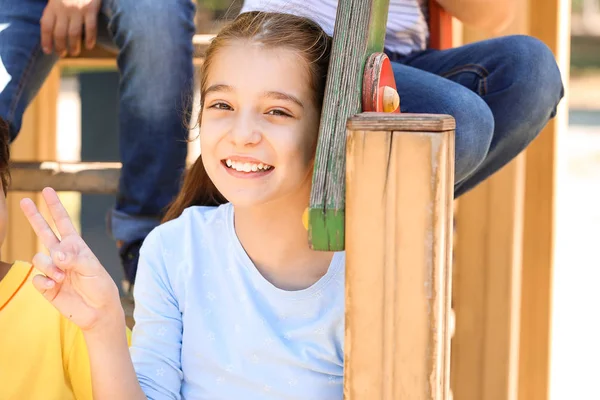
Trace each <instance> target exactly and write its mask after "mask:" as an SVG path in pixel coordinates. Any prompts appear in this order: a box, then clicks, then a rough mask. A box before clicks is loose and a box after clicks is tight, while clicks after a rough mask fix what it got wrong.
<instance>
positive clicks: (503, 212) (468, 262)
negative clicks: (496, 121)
mask: <svg viewBox="0 0 600 400" xmlns="http://www.w3.org/2000/svg"><path fill="white" fill-rule="evenodd" d="M523 199H524V158H523V157H519V158H518V159H517V160H515V161H514V162H513V163H511V164H509V165H508V166H507V167H505V168H504V169H503V170H501V171H500V172H499V173H498V174H496V175H495V176H494V177H493V178H492V179H490V180H489V181H487V182H485V183H484V184H482V185H480V186H479V187H478V188H477V189H476V190H473V191H471V192H469V193H467V194H466V195H465V196H463V197H462V198H461V199H460V205H459V207H458V212H457V218H456V219H457V229H458V233H457V239H456V244H455V251H456V253H455V257H456V265H455V266H454V277H453V280H452V284H453V304H454V310H455V313H456V333H455V335H454V338H453V340H452V384H451V386H452V391H453V393H454V396H455V398H456V399H465V400H516V398H517V397H516V394H517V377H518V357H519V352H518V343H519V316H520V313H519V308H520V277H521V244H522V230H523V226H522V223H523V215H522V213H523Z"/></svg>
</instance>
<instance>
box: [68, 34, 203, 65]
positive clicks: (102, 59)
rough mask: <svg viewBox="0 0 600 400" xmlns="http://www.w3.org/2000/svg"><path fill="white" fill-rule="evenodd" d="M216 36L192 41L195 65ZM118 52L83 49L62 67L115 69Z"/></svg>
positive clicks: (199, 37) (107, 48)
mask: <svg viewBox="0 0 600 400" xmlns="http://www.w3.org/2000/svg"><path fill="white" fill-rule="evenodd" d="M214 36H215V35H208V34H206V35H203V34H196V35H194V37H193V39H192V44H193V45H194V65H196V66H199V65H201V64H202V63H203V62H204V54H205V53H206V49H207V48H208V46H209V45H210V41H211V40H212V39H213V38H214ZM117 53H118V50H117V48H116V47H113V46H103V45H97V46H95V47H94V48H93V49H89V50H88V49H85V48H82V51H81V53H80V54H79V55H78V56H76V57H71V56H67V57H65V58H62V59H61V60H60V66H61V67H90V66H97V67H113V66H116V65H117V60H116V57H117Z"/></svg>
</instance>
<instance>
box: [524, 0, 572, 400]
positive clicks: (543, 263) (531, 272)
mask: <svg viewBox="0 0 600 400" xmlns="http://www.w3.org/2000/svg"><path fill="white" fill-rule="evenodd" d="M529 4H530V8H531V10H532V12H531V15H530V20H529V24H530V34H531V35H532V36H535V37H537V38H539V39H540V40H542V41H543V42H544V43H546V44H547V45H548V46H549V47H550V49H552V51H553V52H554V55H555V57H556V59H557V61H558V65H559V67H560V70H561V73H562V77H563V84H564V85H565V87H566V86H568V81H569V79H568V77H569V55H570V41H569V39H570V17H571V8H570V4H571V2H570V1H569V0H529ZM567 92H568V90H567ZM567 106H568V102H567V101H562V104H561V105H560V106H559V109H558V113H557V115H556V117H555V118H554V119H553V120H552V121H550V122H549V123H548V125H547V126H546V128H545V129H544V130H543V131H542V133H541V134H540V136H539V137H538V138H537V139H536V140H535V141H534V142H533V144H532V145H531V146H530V147H529V149H528V150H527V165H526V186H525V224H524V242H523V292H522V307H521V350H520V366H519V400H547V399H548V398H549V397H550V358H551V353H550V338H551V331H550V329H551V320H552V318H551V316H552V279H553V269H554V236H555V231H554V222H555V203H554V198H555V197H554V193H555V190H556V189H555V178H556V152H557V146H556V140H557V136H558V135H559V133H560V132H564V131H566V129H567V123H568V114H567V113H568V110H567Z"/></svg>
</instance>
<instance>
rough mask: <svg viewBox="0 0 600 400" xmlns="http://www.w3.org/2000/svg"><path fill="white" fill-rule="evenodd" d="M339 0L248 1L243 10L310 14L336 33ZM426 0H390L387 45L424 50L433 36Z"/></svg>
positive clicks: (403, 51) (403, 50)
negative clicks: (334, 29)
mask: <svg viewBox="0 0 600 400" xmlns="http://www.w3.org/2000/svg"><path fill="white" fill-rule="evenodd" d="M337 4H338V1H337V0H244V6H243V7H242V10H241V12H248V11H274V12H284V13H289V14H295V15H300V16H303V17H308V18H310V19H312V20H313V21H315V22H317V23H318V24H319V25H321V27H322V28H323V30H325V32H326V33H327V34H328V35H330V36H333V27H334V25H335V16H336V10H337ZM426 13H427V1H426V0H390V6H389V13H388V20H387V33H386V36H385V47H386V49H388V50H389V51H391V52H393V53H398V54H408V53H411V52H413V51H417V50H424V49H425V48H426V47H427V41H428V39H429V28H428V25H427V18H426Z"/></svg>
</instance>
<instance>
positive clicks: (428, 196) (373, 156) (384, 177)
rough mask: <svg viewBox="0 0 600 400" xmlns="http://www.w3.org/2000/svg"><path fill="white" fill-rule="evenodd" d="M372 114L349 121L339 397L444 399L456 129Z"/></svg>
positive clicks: (429, 120) (428, 120)
mask: <svg viewBox="0 0 600 400" xmlns="http://www.w3.org/2000/svg"><path fill="white" fill-rule="evenodd" d="M380 117H381V115H376V114H360V115H358V116H356V117H353V118H351V119H350V120H349V121H348V147H347V175H346V185H347V192H346V196H347V197H346V200H347V203H346V207H347V208H346V212H347V216H348V219H347V226H346V228H347V230H346V239H347V250H346V335H345V354H344V362H345V376H344V398H345V399H346V400H363V399H381V400H395V399H415V400H449V399H450V397H451V395H450V388H449V386H450V382H449V367H450V354H449V352H450V338H451V335H452V330H453V327H452V326H453V323H454V322H453V320H452V316H451V314H452V313H451V309H450V299H451V290H452V289H451V277H452V274H451V258H452V257H451V251H452V212H451V210H452V202H453V193H454V172H453V171H454V131H453V127H454V123H453V120H452V118H451V117H448V116H436V115H406V114H394V115H389V114H386V115H385V118H383V121H382V122H380V121H379V120H380ZM394 123H395V124H394ZM416 126H423V127H437V128H438V129H437V130H434V129H430V130H424V131H417V130H415V127H416ZM404 128H409V130H404Z"/></svg>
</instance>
